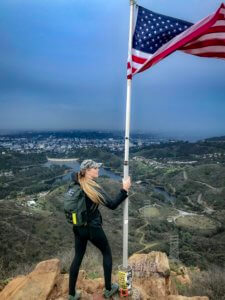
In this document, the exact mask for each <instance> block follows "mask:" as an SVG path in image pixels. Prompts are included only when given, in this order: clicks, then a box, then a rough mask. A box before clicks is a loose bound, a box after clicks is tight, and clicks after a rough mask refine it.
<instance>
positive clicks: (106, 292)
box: [103, 283, 119, 298]
mask: <svg viewBox="0 0 225 300" xmlns="http://www.w3.org/2000/svg"><path fill="white" fill-rule="evenodd" d="M118 290H119V285H118V284H117V283H113V284H112V287H111V290H110V291H109V290H106V289H105V290H104V293H103V296H104V297H105V298H110V297H111V296H112V295H114V294H115V293H116V292H117V291H118Z"/></svg>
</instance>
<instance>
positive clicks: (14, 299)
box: [0, 251, 208, 300]
mask: <svg viewBox="0 0 225 300" xmlns="http://www.w3.org/2000/svg"><path fill="white" fill-rule="evenodd" d="M129 265H130V266H131V267H132V268H133V282H132V286H133V289H132V290H133V294H132V295H130V296H129V297H128V298H126V299H127V300H189V299H190V300H191V299H192V300H208V298H207V297H184V296H179V295H175V294H176V290H175V289H173V287H172V284H171V280H170V268H169V262H168V258H167V256H166V254H165V253H161V252H156V251H153V252H150V253H148V254H134V255H132V256H131V257H130V258H129ZM184 271H185V270H183V271H182V272H180V273H179V274H180V275H178V276H181V277H182V280H183V278H185V276H186V275H187V274H186V273H185V272H184ZM176 275H177V274H176ZM176 275H175V274H173V276H174V277H175V278H177V277H178V276H176ZM178 278H179V277H178ZM185 281H188V280H187V278H185ZM112 282H118V278H117V275H116V276H115V275H113V276H112ZM68 286H69V274H61V273H60V262H59V260H58V259H50V260H46V261H43V262H41V263H39V264H37V266H36V267H35V269H34V270H33V271H32V272H31V273H29V274H28V275H26V276H17V277H16V278H14V279H12V280H11V281H10V282H9V283H8V284H7V285H6V287H5V288H4V289H3V290H2V292H1V293H0V299H1V300H67V299H68ZM76 288H77V289H79V290H81V299H82V300H103V299H104V298H103V296H102V292H103V288H104V279H103V278H96V279H93V280H92V279H88V278H87V273H86V272H85V271H84V270H80V272H79V276H78V281H77V286H76ZM112 299H113V300H119V299H120V297H119V294H117V295H115V296H114V297H113V298H112Z"/></svg>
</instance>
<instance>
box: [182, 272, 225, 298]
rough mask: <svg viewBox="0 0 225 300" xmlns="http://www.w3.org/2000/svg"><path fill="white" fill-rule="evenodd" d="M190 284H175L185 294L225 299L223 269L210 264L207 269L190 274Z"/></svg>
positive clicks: (224, 274) (224, 273)
mask: <svg viewBox="0 0 225 300" xmlns="http://www.w3.org/2000/svg"><path fill="white" fill-rule="evenodd" d="M190 276H191V281H192V284H191V285H190V286H189V287H186V288H184V286H177V288H178V291H179V293H180V294H183V295H185V296H208V297H209V299H210V300H225V269H224V268H221V267H219V266H210V268H209V269H208V270H207V271H201V272H196V271H195V272H193V273H191V274H190Z"/></svg>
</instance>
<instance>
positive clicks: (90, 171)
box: [69, 159, 131, 300]
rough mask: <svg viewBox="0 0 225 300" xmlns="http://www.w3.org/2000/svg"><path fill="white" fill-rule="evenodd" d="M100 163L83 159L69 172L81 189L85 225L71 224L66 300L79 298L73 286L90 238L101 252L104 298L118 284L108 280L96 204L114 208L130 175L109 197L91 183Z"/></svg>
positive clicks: (107, 248) (107, 254) (122, 197)
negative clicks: (71, 252)
mask: <svg viewBox="0 0 225 300" xmlns="http://www.w3.org/2000/svg"><path fill="white" fill-rule="evenodd" d="M101 165H102V164H100V163H96V162H95V161H93V160H90V159H88V160H84V161H83V162H82V163H81V165H80V171H79V172H78V173H73V174H72V180H73V182H74V184H75V185H78V186H79V188H80V189H82V190H83V191H84V193H83V195H84V201H85V202H86V207H87V224H86V225H83V226H73V232H74V237H75V257H74V259H73V261H72V264H71V266H70V274H69V300H77V299H80V293H79V292H78V291H76V289H75V286H76V282H77V277H78V273H79V268H80V265H81V262H82V259H83V256H84V254H85V250H86V246H87V242H88V240H89V241H91V242H92V243H93V244H94V245H95V246H96V247H97V248H98V249H99V250H100V251H101V253H102V255H103V269H104V279H105V289H104V293H103V295H104V297H105V298H110V297H111V296H112V295H114V294H115V293H116V292H117V291H118V289H119V286H118V284H117V283H114V284H112V283H111V274H112V254H111V249H110V246H109V243H108V240H107V237H106V235H105V233H104V231H103V229H102V216H101V214H100V211H99V210H98V205H99V204H103V205H105V206H107V207H108V208H110V209H115V208H117V206H118V205H119V204H120V203H122V202H123V201H124V200H125V199H126V198H127V196H128V195H127V192H128V190H129V188H130V186H131V183H130V177H128V179H127V180H123V187H122V189H121V190H120V192H119V193H118V194H117V197H116V198H115V199H114V200H112V199H110V198H109V196H108V195H107V194H106V193H105V192H104V190H103V189H102V188H101V187H100V186H99V185H98V184H97V182H95V180H94V179H95V178H97V177H98V172H99V167H100V166H101Z"/></svg>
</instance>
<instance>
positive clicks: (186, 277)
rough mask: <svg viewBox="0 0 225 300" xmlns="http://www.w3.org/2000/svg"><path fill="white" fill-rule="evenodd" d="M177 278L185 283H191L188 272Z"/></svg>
mask: <svg viewBox="0 0 225 300" xmlns="http://www.w3.org/2000/svg"><path fill="white" fill-rule="evenodd" d="M175 278H176V280H177V281H179V282H180V283H181V284H183V285H187V284H191V279H190V277H189V275H188V274H184V275H178V276H176V277H175Z"/></svg>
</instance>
